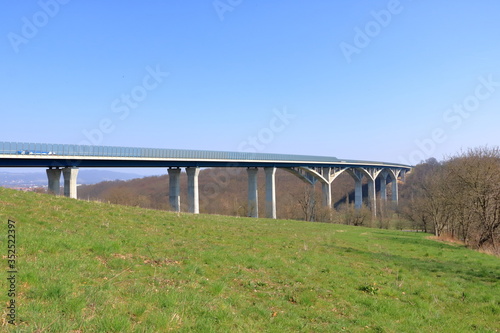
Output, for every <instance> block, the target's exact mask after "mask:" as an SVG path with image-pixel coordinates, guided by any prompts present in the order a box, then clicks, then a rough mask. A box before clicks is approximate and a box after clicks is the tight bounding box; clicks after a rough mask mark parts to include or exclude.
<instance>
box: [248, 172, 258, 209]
mask: <svg viewBox="0 0 500 333" xmlns="http://www.w3.org/2000/svg"><path fill="white" fill-rule="evenodd" d="M258 171H259V169H258V168H248V169H247V173H248V216H249V217H259V194H258V191H257V172H258Z"/></svg>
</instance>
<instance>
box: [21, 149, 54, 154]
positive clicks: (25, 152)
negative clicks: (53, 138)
mask: <svg viewBox="0 0 500 333" xmlns="http://www.w3.org/2000/svg"><path fill="white" fill-rule="evenodd" d="M17 153H18V154H21V155H56V153H54V152H52V151H36V150H19V151H18V152H17Z"/></svg>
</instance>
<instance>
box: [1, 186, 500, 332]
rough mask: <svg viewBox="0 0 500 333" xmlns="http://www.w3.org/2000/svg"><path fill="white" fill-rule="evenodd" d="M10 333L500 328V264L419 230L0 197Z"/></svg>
mask: <svg viewBox="0 0 500 333" xmlns="http://www.w3.org/2000/svg"><path fill="white" fill-rule="evenodd" d="M8 219H12V220H15V221H16V242H17V243H16V245H17V254H18V258H17V270H18V274H17V286H16V288H17V297H16V304H17V309H16V311H17V323H18V326H17V327H12V326H9V325H8V324H7V323H6V319H5V317H6V313H7V309H6V308H5V307H3V309H2V312H3V315H2V322H1V324H0V326H1V327H0V330H2V331H9V332H14V331H17V332H34V331H38V332H168V331H175V332H344V331H345V332H470V331H477V332H498V331H500V321H499V320H498V319H499V318H500V292H499V290H500V260H499V259H498V258H497V257H492V256H488V255H485V254H481V253H477V252H473V251H471V250H468V249H465V248H463V247H461V246H455V245H449V244H444V243H439V242H435V241H432V240H429V239H426V236H427V235H425V234H421V233H418V234H417V233H404V232H396V231H386V230H377V229H366V228H355V227H348V226H344V225H342V226H340V225H333V224H322V223H307V222H299V221H281V220H266V219H259V220H257V219H248V218H234V217H223V216H207V215H188V214H181V215H177V214H174V213H169V212H164V211H153V210H145V209H140V208H133V207H126V206H114V205H108V204H100V203H95V202H85V201H77V200H71V199H67V198H61V197H57V198H56V197H52V196H48V195H42V194H35V193H22V192H17V191H13V190H7V189H3V188H0V220H1V223H2V226H3V227H2V228H1V230H3V231H0V243H1V248H2V249H3V250H2V251H3V252H4V253H2V255H3V257H4V264H3V265H4V267H5V270H4V272H5V273H4V275H5V278H1V279H0V281H1V282H0V301H2V304H7V302H8V301H9V297H7V290H8V285H7V280H6V277H7V273H6V271H7V259H5V257H6V255H7V246H6V244H7V221H8Z"/></svg>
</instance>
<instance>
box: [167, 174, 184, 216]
mask: <svg viewBox="0 0 500 333" xmlns="http://www.w3.org/2000/svg"><path fill="white" fill-rule="evenodd" d="M180 176H181V169H179V168H169V169H168V177H169V178H168V179H169V184H168V185H169V202H170V207H171V208H172V210H173V211H174V212H180V211H181V182H180V179H181V177H180Z"/></svg>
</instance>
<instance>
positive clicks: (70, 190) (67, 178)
mask: <svg viewBox="0 0 500 333" xmlns="http://www.w3.org/2000/svg"><path fill="white" fill-rule="evenodd" d="M62 174H63V177H64V195H65V196H66V197H68V198H72V199H76V198H77V197H78V195H77V189H76V178H77V177H78V168H75V167H70V168H64V169H62Z"/></svg>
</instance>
